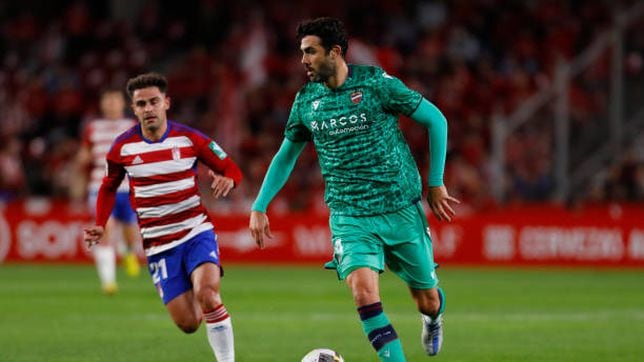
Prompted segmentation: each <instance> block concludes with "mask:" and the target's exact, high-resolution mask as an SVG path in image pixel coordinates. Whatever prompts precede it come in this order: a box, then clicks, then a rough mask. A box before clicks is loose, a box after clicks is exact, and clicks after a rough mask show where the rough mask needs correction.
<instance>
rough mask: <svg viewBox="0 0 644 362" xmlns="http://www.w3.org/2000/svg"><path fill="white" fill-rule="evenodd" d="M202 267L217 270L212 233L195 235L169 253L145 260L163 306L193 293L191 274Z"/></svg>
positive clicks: (215, 246)
mask: <svg viewBox="0 0 644 362" xmlns="http://www.w3.org/2000/svg"><path fill="white" fill-rule="evenodd" d="M203 263H214V264H216V265H217V266H220V264H219V247H218V246H217V237H216V235H215V233H214V232H213V231H212V230H208V231H204V232H202V233H200V234H197V235H196V236H195V237H193V238H192V239H189V240H188V241H186V242H185V243H183V244H180V245H178V246H176V247H174V248H172V249H170V250H166V251H164V252H161V253H159V254H155V255H151V256H148V270H149V271H150V275H152V282H153V283H154V285H155V286H156V288H157V291H158V292H159V296H160V297H161V299H163V304H168V303H169V302H170V301H171V300H172V299H174V298H176V297H178V296H179V295H181V294H183V293H185V292H187V291H188V290H191V289H192V281H190V274H192V272H193V271H194V270H195V269H197V267H198V266H199V265H201V264H203Z"/></svg>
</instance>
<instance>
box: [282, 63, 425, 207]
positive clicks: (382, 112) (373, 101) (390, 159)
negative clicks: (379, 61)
mask: <svg viewBox="0 0 644 362" xmlns="http://www.w3.org/2000/svg"><path fill="white" fill-rule="evenodd" d="M421 100H422V96H421V95H420V94H419V93H418V92H416V91H413V90H411V89H409V88H407V87H406V86H405V85H404V84H403V82H401V81H400V80H399V79H397V78H395V77H392V76H390V75H389V74H387V73H385V72H384V70H382V69H381V68H379V67H374V66H364V65H349V76H348V78H347V80H346V81H345V82H344V84H343V85H342V86H340V87H338V88H336V89H329V88H327V87H326V86H325V85H324V84H323V83H316V82H309V83H307V84H306V85H305V86H304V87H302V89H300V91H299V92H298V93H297V95H296V97H295V101H294V103H293V107H292V108H291V114H290V116H289V119H288V123H287V125H286V131H285V136H286V138H288V139H289V140H291V141H294V142H304V141H311V140H312V141H313V143H314V144H315V148H316V151H317V153H318V158H319V162H320V168H321V170H322V176H323V177H324V182H325V185H326V190H325V201H326V203H327V204H328V205H329V208H330V209H331V211H332V212H333V213H336V214H344V215H355V216H360V215H375V214H384V213H389V212H393V211H397V210H400V209H402V208H404V207H406V206H409V205H410V204H412V203H413V202H416V201H417V200H419V199H420V195H421V179H420V174H419V172H418V167H417V166H416V162H415V161H414V158H413V157H412V155H411V151H410V150H409V146H408V145H407V142H406V141H405V139H404V137H403V135H402V133H401V131H400V128H399V127H398V116H399V115H400V114H404V115H411V114H412V113H413V112H414V111H415V110H416V108H417V107H418V105H419V104H420V102H421Z"/></svg>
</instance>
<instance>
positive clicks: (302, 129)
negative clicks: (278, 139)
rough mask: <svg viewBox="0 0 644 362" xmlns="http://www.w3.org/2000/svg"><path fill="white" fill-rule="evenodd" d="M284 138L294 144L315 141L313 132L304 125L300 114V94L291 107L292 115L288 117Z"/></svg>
mask: <svg viewBox="0 0 644 362" xmlns="http://www.w3.org/2000/svg"><path fill="white" fill-rule="evenodd" d="M284 137H286V138H288V139H289V140H291V141H293V142H308V141H311V140H312V139H313V135H312V134H311V131H310V130H309V129H308V128H306V126H305V125H304V123H302V116H301V114H300V93H298V94H297V95H296V96H295V101H294V102H293V106H292V107H291V113H290V114H289V116H288V122H286V129H285V130H284Z"/></svg>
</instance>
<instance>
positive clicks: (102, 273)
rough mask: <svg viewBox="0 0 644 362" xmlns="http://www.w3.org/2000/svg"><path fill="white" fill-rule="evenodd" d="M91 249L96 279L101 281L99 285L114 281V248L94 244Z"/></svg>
mask: <svg viewBox="0 0 644 362" xmlns="http://www.w3.org/2000/svg"><path fill="white" fill-rule="evenodd" d="M93 250H94V261H95V262H96V270H97V271H98V279H99V280H100V281H101V285H103V286H105V285H108V284H114V283H116V253H115V252H114V248H112V247H111V246H103V245H96V246H94V248H93Z"/></svg>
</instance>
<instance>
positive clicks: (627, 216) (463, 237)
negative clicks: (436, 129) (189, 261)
mask: <svg viewBox="0 0 644 362" xmlns="http://www.w3.org/2000/svg"><path fill="white" fill-rule="evenodd" d="M270 217H271V229H272V230H273V235H274V238H273V239H269V240H267V241H266V248H265V249H263V250H259V249H258V248H257V247H256V245H255V243H254V241H253V240H252V238H251V236H250V233H249V232H248V215H212V219H213V221H214V224H215V228H216V232H217V237H218V242H219V245H220V249H221V255H222V260H223V262H224V263H226V262H254V263H322V262H324V261H327V260H329V259H330V258H331V255H332V248H331V241H330V239H331V236H330V233H329V229H328V220H327V217H326V216H325V215H317V214H288V215H270ZM643 220H644V207H641V205H631V206H623V205H620V206H617V205H612V206H597V207H592V208H587V209H584V210H573V211H570V210H566V209H563V208H557V207H551V206H533V207H514V208H505V209H499V210H497V211H494V212H487V213H485V214H473V215H470V216H459V217H457V218H456V220H454V221H453V222H451V223H439V222H437V221H436V220H435V219H434V218H433V216H432V217H430V218H429V221H430V225H431V228H432V230H431V233H432V238H433V240H434V252H435V258H436V261H437V262H438V263H441V264H450V263H452V264H483V265H571V266H576V265H580V266H581V265H585V266H589V265H591V266H630V267H644V221H643ZM91 222H92V221H91V218H90V217H89V216H88V215H87V214H86V213H84V212H78V211H77V210H74V208H72V207H70V205H69V204H68V203H66V202H57V201H51V200H47V199H36V200H26V201H19V202H14V203H10V204H8V205H5V206H3V207H0V263H3V262H4V263H7V262H89V261H90V260H91V255H90V253H89V252H88V250H87V248H86V247H85V246H84V245H83V243H82V240H81V238H82V228H83V226H84V225H88V224H90V223H91Z"/></svg>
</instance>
